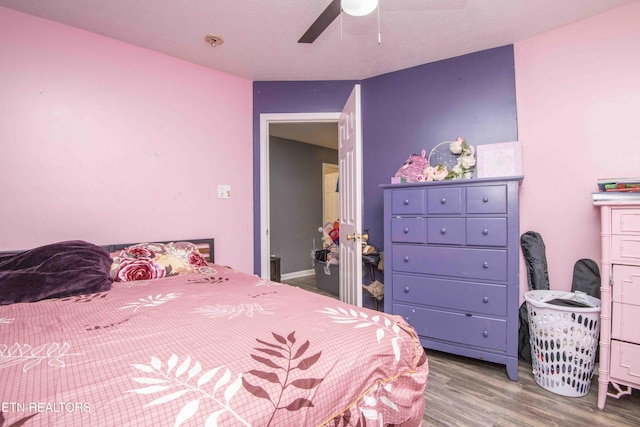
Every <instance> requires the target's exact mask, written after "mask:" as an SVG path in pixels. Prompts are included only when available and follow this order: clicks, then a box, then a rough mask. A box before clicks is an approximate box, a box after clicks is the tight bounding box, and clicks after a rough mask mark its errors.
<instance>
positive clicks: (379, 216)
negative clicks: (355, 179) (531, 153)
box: [362, 45, 518, 247]
mask: <svg viewBox="0 0 640 427" xmlns="http://www.w3.org/2000/svg"><path fill="white" fill-rule="evenodd" d="M362 86H363V87H362V117H363V128H364V131H363V133H364V135H363V180H364V182H363V199H364V209H363V228H364V229H368V230H369V238H370V240H371V242H372V243H373V244H374V245H376V246H378V247H382V245H383V229H382V225H383V195H382V189H381V188H380V187H379V185H380V184H389V183H390V182H391V181H390V179H391V176H392V175H393V174H394V173H395V172H396V170H397V169H398V168H399V167H400V165H401V164H402V162H403V161H405V160H406V159H407V157H409V154H412V153H416V154H419V153H420V151H422V150H423V149H424V150H426V152H427V155H428V154H429V151H430V150H431V149H432V148H433V147H434V146H435V145H436V144H438V143H440V142H442V141H447V140H454V139H456V137H458V136H461V137H463V138H465V139H466V140H467V142H468V143H469V144H471V145H473V146H476V145H481V144H490V143H495V142H506V141H514V140H517V139H518V129H517V118H516V92H515V71H514V57H513V46H512V45H509V46H503V47H499V48H495V49H490V50H485V51H481V52H475V53H471V54H468V55H464V56H459V57H455V58H451V59H446V60H443V61H438V62H433V63H430V64H425V65H421V66H418V67H413V68H409V69H406V70H402V71H397V72H394V73H389V74H385V75H382V76H378V77H373V78H370V79H367V80H365V81H364V82H363V83H362Z"/></svg>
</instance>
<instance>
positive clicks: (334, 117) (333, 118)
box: [260, 111, 362, 279]
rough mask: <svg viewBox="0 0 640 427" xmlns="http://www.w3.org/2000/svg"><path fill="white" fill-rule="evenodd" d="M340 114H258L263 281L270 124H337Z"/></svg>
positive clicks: (267, 252) (265, 273) (267, 254)
mask: <svg viewBox="0 0 640 427" xmlns="http://www.w3.org/2000/svg"><path fill="white" fill-rule="evenodd" d="M340 113H341V112H340V111H336V112H324V113H263V114H260V276H261V277H262V278H263V279H269V278H270V273H271V265H270V263H271V236H270V234H269V230H270V215H269V206H270V203H271V202H270V196H269V182H270V171H269V125H270V124H271V123H309V122H324V123H338V120H339V119H340ZM336 137H337V135H336ZM360 179H362V178H360Z"/></svg>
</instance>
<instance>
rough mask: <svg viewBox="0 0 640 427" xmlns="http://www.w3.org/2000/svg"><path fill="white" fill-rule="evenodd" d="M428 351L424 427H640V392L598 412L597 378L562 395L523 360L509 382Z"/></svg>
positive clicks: (495, 370) (311, 283) (492, 369)
mask: <svg viewBox="0 0 640 427" xmlns="http://www.w3.org/2000/svg"><path fill="white" fill-rule="evenodd" d="M284 282H285V283H289V284H291V285H294V286H299V287H302V288H305V289H307V290H310V291H312V292H317V293H322V294H324V295H328V296H332V297H334V298H336V296H335V295H331V294H329V293H327V292H324V291H322V290H321V289H317V288H316V287H315V278H314V276H308V277H303V278H299V279H294V280H287V281H284ZM426 352H427V356H428V358H429V379H428V381H427V388H426V390H425V393H424V400H425V412H424V418H423V422H422V427H432V426H438V427H440V426H442V427H444V426H447V427H449V426H464V427H488V426H492V427H503V426H504V427H506V426H509V427H511V426H518V427H528V426H532V427H537V426H545V427H546V426H559V427H565V426H567V427H569V426H571V427H572V426H640V391H634V392H633V393H632V395H631V396H623V397H621V398H620V399H615V398H612V397H609V398H607V402H606V406H605V408H604V410H603V411H600V410H599V409H598V407H597V400H598V377H597V375H594V377H593V380H592V382H591V389H590V391H589V394H588V395H586V396H584V397H565V396H561V395H559V394H555V393H552V392H550V391H547V390H545V389H543V388H542V387H540V386H539V385H538V384H536V382H535V381H534V379H533V375H532V373H531V365H528V364H526V363H524V362H520V364H519V367H518V376H519V378H518V381H511V380H509V378H508V377H507V371H506V369H505V367H504V366H502V365H498V364H495V363H491V362H484V361H481V360H476V359H470V358H466V357H461V356H456V355H451V354H447V353H442V352H437V351H433V350H426ZM596 374H597V369H596Z"/></svg>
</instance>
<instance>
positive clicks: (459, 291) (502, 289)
mask: <svg viewBox="0 0 640 427" xmlns="http://www.w3.org/2000/svg"><path fill="white" fill-rule="evenodd" d="M392 292H393V300H394V301H401V302H408V303H414V304H421V305H428V306H432V307H439V308H446V309H455V310H459V311H462V312H467V313H479V314H490V315H494V316H506V315H507V287H506V286H504V285H489V284H486V283H473V282H462V281H456V280H447V279H437V278H431V277H424V276H409V275H406V274H394V275H393V290H392Z"/></svg>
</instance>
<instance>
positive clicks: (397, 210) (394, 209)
mask: <svg viewBox="0 0 640 427" xmlns="http://www.w3.org/2000/svg"><path fill="white" fill-rule="evenodd" d="M426 191H427V190H423V189H406V190H393V192H392V193H391V213H392V214H394V215H401V214H402V215H406V214H423V213H425V204H426V203H425V201H426V197H425V194H426Z"/></svg>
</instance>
